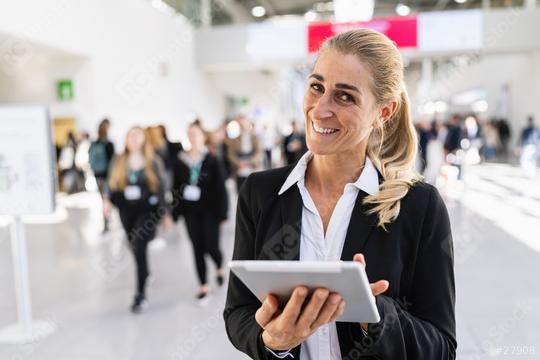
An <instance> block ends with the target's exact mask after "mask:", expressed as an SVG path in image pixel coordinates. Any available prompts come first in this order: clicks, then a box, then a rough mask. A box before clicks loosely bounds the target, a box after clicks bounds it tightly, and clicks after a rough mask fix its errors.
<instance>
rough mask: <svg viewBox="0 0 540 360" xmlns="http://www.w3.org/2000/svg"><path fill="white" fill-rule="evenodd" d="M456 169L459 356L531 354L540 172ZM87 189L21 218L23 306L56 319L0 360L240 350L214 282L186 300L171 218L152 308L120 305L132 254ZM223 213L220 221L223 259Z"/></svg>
mask: <svg viewBox="0 0 540 360" xmlns="http://www.w3.org/2000/svg"><path fill="white" fill-rule="evenodd" d="M466 175H467V176H466V178H467V185H466V186H465V187H464V188H461V189H460V190H459V191H449V192H448V202H447V205H448V208H449V210H450V213H451V218H452V225H453V229H454V241H455V258H456V281H457V287H458V288H457V316H458V341H459V356H458V358H459V359H485V358H495V359H540V330H539V326H538V324H540V310H539V308H538V305H539V304H540V285H539V284H540V282H539V281H538V276H539V275H540V253H539V252H538V251H539V249H540V245H539V244H538V243H540V236H538V234H537V233H538V225H539V224H540V198H539V197H538V195H537V194H538V192H539V189H540V182H538V181H531V180H526V179H524V178H522V177H520V175H519V170H517V169H515V168H510V167H501V168H497V167H493V166H483V167H480V168H474V169H470V171H468V172H466ZM97 200H98V198H97V196H96V195H95V194H83V195H81V196H76V197H71V198H64V199H61V200H60V202H59V203H60V205H61V207H63V208H65V209H66V210H67V211H66V212H62V211H59V213H58V214H57V215H56V216H55V217H52V218H49V219H47V220H48V221H49V222H56V223H55V224H50V223H48V224H47V223H37V221H38V220H39V219H36V218H33V219H30V220H31V223H29V224H28V225H27V226H26V229H27V237H28V247H29V262H30V277H31V292H32V301H33V309H34V314H35V317H36V318H38V319H41V320H47V321H52V322H54V323H55V324H56V325H57V327H58V329H57V331H56V332H55V333H54V334H52V335H51V336H49V337H47V338H44V339H41V340H38V341H36V342H34V343H30V344H27V345H2V344H0V359H2V360H4V359H5V360H16V359H17V360H18V359H43V360H49V359H51V360H52V359H55V360H64V359H65V360H72V359H73V360H78V359H100V360H106V359H111V360H113V359H114V360H123V359H126V360H128V359H152V360H153V359H159V360H161V359H163V360H179V359H216V358H219V359H244V358H245V357H244V356H243V355H242V354H241V353H239V352H237V351H236V350H235V349H234V348H233V347H232V345H230V343H229V342H228V340H227V337H226V335H225V331H224V325H223V320H222V309H223V302H224V294H225V291H224V290H219V291H216V292H215V296H214V298H213V300H212V302H211V303H210V304H209V305H208V306H207V307H205V308H199V307H197V306H195V304H194V301H193V295H194V293H195V290H196V278H195V274H194V266H193V261H192V258H191V245H190V243H189V241H188V239H187V237H186V234H185V230H184V227H183V225H182V224H181V223H180V224H179V225H178V226H177V227H175V228H174V229H173V230H172V231H171V232H170V233H167V234H163V237H164V238H165V239H166V240H165V242H162V243H159V242H157V243H154V245H153V248H152V249H151V258H150V260H151V270H152V275H153V278H154V281H153V282H152V284H151V285H150V288H149V300H150V304H151V308H150V309H149V311H148V312H147V313H144V314H142V315H139V316H134V315H132V314H131V313H130V312H129V310H128V308H129V304H130V301H131V297H132V295H133V286H134V285H133V283H134V275H133V264H132V259H131V254H130V253H129V252H128V251H127V250H126V248H125V247H124V246H123V240H122V233H121V231H115V232H113V233H112V234H111V235H109V236H107V237H99V236H98V232H99V212H98V209H97V208H96V204H98V202H97ZM66 215H67V216H66ZM0 220H1V219H0ZM41 222H43V221H41ZM232 223H233V222H232V221H230V222H229V223H228V224H226V225H225V227H224V232H223V241H222V247H223V249H224V250H225V252H226V255H227V259H228V258H230V255H231V249H232V241H233V240H232V232H233V228H232ZM9 235H10V233H9V228H8V227H7V226H5V223H3V222H2V221H0V294H2V296H0V328H2V327H4V326H7V325H9V324H11V323H13V322H15V321H16V311H15V298H14V290H13V272H12V264H11V249H10V241H9ZM211 274H213V272H212V273H211ZM531 349H532V350H533V351H534V352H535V353H536V354H535V355H530V351H531ZM524 352H527V353H528V354H524Z"/></svg>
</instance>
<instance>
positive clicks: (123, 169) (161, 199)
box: [104, 127, 172, 313]
mask: <svg viewBox="0 0 540 360" xmlns="http://www.w3.org/2000/svg"><path fill="white" fill-rule="evenodd" d="M163 173H164V170H163V165H162V164H161V162H160V161H159V159H157V158H155V156H154V152H153V150H152V148H151V146H150V144H149V143H148V140H147V138H146V135H145V132H144V131H143V130H142V129H141V128H140V127H133V128H131V129H130V130H129V131H128V133H127V135H126V148H125V150H124V152H123V153H122V154H121V155H120V156H119V157H118V159H116V160H115V162H114V163H113V164H112V167H111V175H110V177H109V181H108V189H107V191H106V194H105V201H104V211H105V212H106V213H108V212H109V210H110V207H111V203H112V204H113V205H114V206H116V207H117V208H118V212H119V213H120V220H121V222H122V226H123V228H124V230H125V231H126V234H127V238H128V241H129V244H130V247H131V250H132V251H133V255H134V258H135V264H136V267H137V290H136V294H135V298H134V300H133V305H132V306H131V310H132V311H133V312H134V313H139V312H141V311H143V310H144V309H145V308H146V307H147V302H146V295H145V287H146V279H147V278H148V275H149V271H148V261H147V251H146V249H147V246H148V243H149V242H150V241H151V240H152V239H153V238H154V236H155V235H156V229H157V227H158V225H159V223H160V221H161V222H163V223H164V225H165V226H166V227H169V226H170V225H171V224H172V220H171V218H170V216H169V215H168V214H169V212H170V211H169V209H168V206H167V204H166V203H165V190H164V185H163V184H164V177H163Z"/></svg>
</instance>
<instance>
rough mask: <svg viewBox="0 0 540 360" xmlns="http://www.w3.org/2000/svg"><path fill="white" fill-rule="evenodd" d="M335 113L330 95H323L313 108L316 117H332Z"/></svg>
mask: <svg viewBox="0 0 540 360" xmlns="http://www.w3.org/2000/svg"><path fill="white" fill-rule="evenodd" d="M333 114H334V113H333V111H332V106H331V102H330V97H329V96H325V95H323V96H321V97H320V98H319V99H318V101H317V104H316V105H315V107H314V108H313V117H314V118H315V119H326V118H329V117H332V115H333Z"/></svg>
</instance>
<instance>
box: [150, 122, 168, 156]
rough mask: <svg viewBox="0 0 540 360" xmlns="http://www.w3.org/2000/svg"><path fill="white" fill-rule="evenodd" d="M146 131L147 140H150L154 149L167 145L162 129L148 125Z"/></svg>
mask: <svg viewBox="0 0 540 360" xmlns="http://www.w3.org/2000/svg"><path fill="white" fill-rule="evenodd" d="M146 133H147V135H148V140H150V145H152V147H153V148H154V150H159V149H163V148H164V147H165V146H166V145H167V144H166V142H165V138H164V137H163V131H162V130H161V129H160V128H159V126H149V127H148V128H147V129H146Z"/></svg>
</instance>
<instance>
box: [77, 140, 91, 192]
mask: <svg viewBox="0 0 540 360" xmlns="http://www.w3.org/2000/svg"><path fill="white" fill-rule="evenodd" d="M77 136H78V144H77V151H76V152H75V166H76V167H77V169H78V170H79V171H80V172H81V174H82V177H83V179H84V183H85V184H86V178H87V176H88V173H89V171H90V170H91V169H90V161H89V156H88V152H89V150H90V145H91V144H90V135H89V134H88V132H86V131H81V132H79V133H78V134H77Z"/></svg>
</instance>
